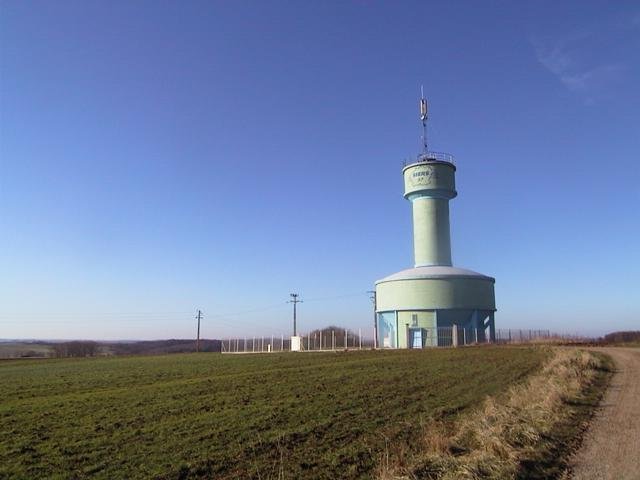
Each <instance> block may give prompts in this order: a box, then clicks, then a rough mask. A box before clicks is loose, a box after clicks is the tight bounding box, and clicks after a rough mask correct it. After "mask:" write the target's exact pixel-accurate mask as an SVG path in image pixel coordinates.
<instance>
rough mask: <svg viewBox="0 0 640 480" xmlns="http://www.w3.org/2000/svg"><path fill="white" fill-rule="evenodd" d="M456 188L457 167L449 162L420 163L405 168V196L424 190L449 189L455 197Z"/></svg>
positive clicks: (450, 195)
mask: <svg viewBox="0 0 640 480" xmlns="http://www.w3.org/2000/svg"><path fill="white" fill-rule="evenodd" d="M455 189H456V183H455V167H454V166H453V165H451V164H449V163H428V162H427V163H418V164H415V165H410V166H408V167H406V168H405V170H404V194H405V196H407V195H409V194H410V193H414V192H419V191H422V190H443V191H447V190H448V191H450V192H451V193H450V194H449V198H453V197H455V195H456V192H455Z"/></svg>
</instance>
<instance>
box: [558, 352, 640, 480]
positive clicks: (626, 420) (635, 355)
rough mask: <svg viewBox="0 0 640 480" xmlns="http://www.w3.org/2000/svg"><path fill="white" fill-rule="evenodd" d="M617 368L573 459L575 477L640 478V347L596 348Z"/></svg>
mask: <svg viewBox="0 0 640 480" xmlns="http://www.w3.org/2000/svg"><path fill="white" fill-rule="evenodd" d="M593 350H594V351H599V352H603V353H606V354H607V355H610V356H611V358H613V360H614V362H615V364H616V372H615V374H614V376H613V378H612V380H611V385H610V386H609V390H608V391H607V393H606V394H605V397H604V399H603V401H602V403H601V405H600V407H599V409H598V412H597V413H596V416H595V417H594V419H593V422H592V423H591V425H590V427H589V430H588V431H587V434H586V436H585V438H584V441H583V444H582V447H581V448H580V450H578V452H576V454H575V455H574V457H573V458H572V460H571V467H572V471H573V476H572V478H573V479H575V480H596V479H597V480H601V479H611V480H640V348H614V347H611V348H594V349H593Z"/></svg>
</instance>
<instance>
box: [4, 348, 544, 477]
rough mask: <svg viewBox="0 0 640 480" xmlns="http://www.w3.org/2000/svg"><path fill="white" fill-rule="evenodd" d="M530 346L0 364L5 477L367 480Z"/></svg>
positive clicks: (497, 379)
mask: <svg viewBox="0 0 640 480" xmlns="http://www.w3.org/2000/svg"><path fill="white" fill-rule="evenodd" d="M544 357H545V353H544V352H543V351H542V350H539V349H533V348H508V347H501V348H495V347H486V348H463V349H438V350H427V351H388V352H365V351H363V352H350V353H309V354H295V353H285V354H263V355H220V354H207V353H205V354H186V355H167V356H155V357H115V358H94V359H79V360H57V359H52V360H42V361H40V360H30V361H21V360H16V361H4V362H0V478H25V479H32V478H87V477H95V478H109V479H114V478H261V479H267V478H291V479H300V478H327V479H329V478H332V479H333V478H371V476H372V474H373V472H374V471H375V469H376V467H377V465H378V463H379V461H380V458H381V455H382V454H383V453H384V451H385V445H387V444H388V442H396V441H403V442H411V440H412V435H417V434H418V433H419V430H420V429H419V428H417V427H418V426H419V425H420V422H421V421H423V420H425V419H426V418H428V417H431V416H438V417H445V418H447V417H453V416H455V415H458V414H460V413H464V412H465V411H467V410H469V409H471V408H473V407H474V406H477V405H479V404H480V402H481V401H482V400H483V399H484V398H485V396H486V395H492V394H497V393H499V392H501V391H504V390H505V389H506V388H507V387H508V386H509V385H511V384H512V383H514V382H516V381H519V380H521V379H523V378H524V377H525V376H526V375H528V374H529V373H531V372H533V371H535V370H536V369H537V368H538V367H539V366H540V364H541V362H542V361H543V359H544Z"/></svg>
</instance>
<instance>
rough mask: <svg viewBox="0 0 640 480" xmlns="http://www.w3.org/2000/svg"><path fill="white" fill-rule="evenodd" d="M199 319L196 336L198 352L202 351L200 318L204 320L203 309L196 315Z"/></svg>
mask: <svg viewBox="0 0 640 480" xmlns="http://www.w3.org/2000/svg"><path fill="white" fill-rule="evenodd" d="M196 318H197V319H198V336H197V337H196V352H199V351H200V320H202V311H201V310H198V315H196Z"/></svg>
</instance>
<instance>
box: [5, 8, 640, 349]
mask: <svg viewBox="0 0 640 480" xmlns="http://www.w3.org/2000/svg"><path fill="white" fill-rule="evenodd" d="M638 51H640V7H638V4H637V2H604V1H603V2H529V3H524V2H439V3H435V2H414V3H412V2H369V1H359V2H209V1H206V2H204V1H203V2H196V1H190V2H155V1H153V2H151V1H138V2H124V1H123V2H106V1H104V2H98V1H89V2H84V1H82V2H81V1H78V2H71V1H63V2H18V1H6V2H3V3H2V6H1V8H0V271H1V272H2V275H0V338H100V339H131V338H168V337H188V336H192V335H193V330H194V320H193V316H194V315H195V310H196V309H197V308H201V309H202V310H203V311H204V312H205V320H204V322H203V335H204V336H205V337H208V338H219V337H225V336H227V335H249V336H251V335H253V334H257V335H260V334H265V335H268V334H272V333H273V334H277V335H279V334H280V333H283V332H284V333H288V332H289V330H290V323H291V320H290V316H291V314H290V305H288V304H286V303H285V302H286V300H287V299H288V294H289V293H290V292H292V291H297V292H299V293H300V294H301V297H302V298H303V299H304V300H305V303H303V304H302V305H301V306H300V309H299V325H300V328H301V329H302V330H306V329H309V328H314V327H319V326H324V325H327V324H338V325H345V326H348V327H351V328H354V329H358V328H362V329H363V331H365V332H368V331H369V330H371V328H370V324H371V323H372V320H371V316H372V315H371V305H370V301H369V299H368V297H367V295H366V293H365V292H366V291H367V290H370V289H371V288H372V286H373V283H374V281H375V280H377V279H379V278H382V277H384V276H386V275H388V274H391V273H393V272H396V271H398V270H401V269H404V268H407V267H410V266H412V262H413V259H412V255H413V252H412V236H411V210H410V205H409V203H408V202H406V201H405V200H404V199H403V198H402V177H401V168H402V161H403V160H404V159H406V158H409V157H411V156H412V155H415V154H416V153H417V151H418V148H419V145H418V142H419V128H418V121H417V105H416V101H417V96H418V94H419V89H420V85H421V84H424V86H425V92H426V94H427V96H428V98H429V101H430V105H431V107H430V110H431V123H430V138H431V146H432V147H433V149H435V150H440V151H448V152H451V153H453V154H454V155H455V156H456V162H457V166H458V172H457V186H458V192H459V195H458V197H457V198H456V199H455V200H453V201H452V203H451V222H452V232H451V233H452V247H453V261H454V264H455V265H456V266H460V267H465V268H470V269H473V270H477V271H480V272H482V273H485V274H489V275H492V276H495V277H496V301H497V307H498V312H497V315H496V323H497V326H498V328H518V327H523V328H549V329H552V330H557V331H568V332H580V333H602V332H605V331H611V330H617V329H632V328H635V329H637V328H638V327H639V325H640V322H639V321H638V320H639V318H640V293H638V285H639V283H638V278H639V277H640V241H639V239H638V237H639V235H640V213H639V210H640V189H639V186H638V185H639V181H640V166H639V163H638V162H639V160H640V157H639V156H638V151H639V150H640V120H639V118H640V116H639V115H638V112H639V111H640V92H639V88H638V85H640V56H639V55H638Z"/></svg>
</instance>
